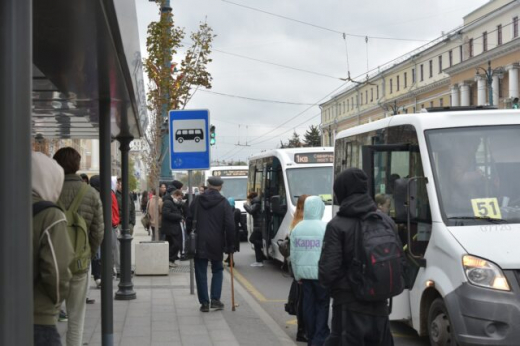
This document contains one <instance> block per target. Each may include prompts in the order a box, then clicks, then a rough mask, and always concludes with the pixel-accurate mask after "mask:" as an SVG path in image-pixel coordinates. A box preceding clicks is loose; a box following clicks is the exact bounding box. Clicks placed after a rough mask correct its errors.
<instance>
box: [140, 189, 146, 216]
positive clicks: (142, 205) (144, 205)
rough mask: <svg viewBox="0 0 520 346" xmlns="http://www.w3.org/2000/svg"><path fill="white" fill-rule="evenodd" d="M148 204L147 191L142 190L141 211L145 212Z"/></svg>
mask: <svg viewBox="0 0 520 346" xmlns="http://www.w3.org/2000/svg"><path fill="white" fill-rule="evenodd" d="M147 205H148V191H143V193H142V195H141V212H142V213H143V214H144V213H146V206H147Z"/></svg>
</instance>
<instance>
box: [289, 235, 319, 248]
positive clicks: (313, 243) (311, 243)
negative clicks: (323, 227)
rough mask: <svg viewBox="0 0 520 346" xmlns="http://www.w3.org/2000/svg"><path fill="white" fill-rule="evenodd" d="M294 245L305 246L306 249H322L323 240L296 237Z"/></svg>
mask: <svg viewBox="0 0 520 346" xmlns="http://www.w3.org/2000/svg"><path fill="white" fill-rule="evenodd" d="M294 245H295V247H297V248H305V250H309V249H310V250H313V249H321V240H318V239H301V238H296V239H295V240H294Z"/></svg>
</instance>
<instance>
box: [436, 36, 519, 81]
mask: <svg viewBox="0 0 520 346" xmlns="http://www.w3.org/2000/svg"><path fill="white" fill-rule="evenodd" d="M519 48H520V38H516V39H514V40H512V41H509V42H508V43H505V44H503V45H501V46H498V47H496V48H494V49H492V50H489V51H487V52H484V53H481V54H479V55H477V56H475V57H473V58H471V59H468V60H466V61H463V62H461V63H459V64H457V65H455V66H452V67H449V68H447V69H445V70H444V71H443V72H444V73H447V74H448V75H450V76H452V75H454V74H457V73H460V72H464V71H467V70H469V69H471V68H475V67H477V66H480V65H482V64H484V63H486V62H488V61H489V60H493V59H496V58H500V57H503V56H505V55H507V54H509V53H511V52H513V51H517V50H518V49H519Z"/></svg>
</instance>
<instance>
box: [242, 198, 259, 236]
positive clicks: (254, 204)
mask: <svg viewBox="0 0 520 346" xmlns="http://www.w3.org/2000/svg"><path fill="white" fill-rule="evenodd" d="M244 209H245V210H246V211H247V213H248V214H250V215H251V216H252V217H253V232H255V231H262V224H261V222H262V221H261V220H260V219H261V215H260V214H261V212H262V206H261V200H260V196H256V197H255V198H253V199H252V200H251V201H248V202H246V203H244Z"/></svg>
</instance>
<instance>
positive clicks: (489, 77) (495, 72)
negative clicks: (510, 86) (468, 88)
mask: <svg viewBox="0 0 520 346" xmlns="http://www.w3.org/2000/svg"><path fill="white" fill-rule="evenodd" d="M476 69H477V76H479V75H480V74H479V71H482V72H484V75H485V77H486V82H487V85H488V99H489V105H490V106H493V76H498V77H499V78H500V77H501V76H502V74H503V69H502V67H497V68H495V69H491V60H488V68H487V70H486V69H485V68H483V67H480V66H479V67H477V68H476Z"/></svg>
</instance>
